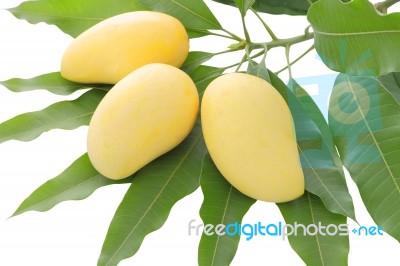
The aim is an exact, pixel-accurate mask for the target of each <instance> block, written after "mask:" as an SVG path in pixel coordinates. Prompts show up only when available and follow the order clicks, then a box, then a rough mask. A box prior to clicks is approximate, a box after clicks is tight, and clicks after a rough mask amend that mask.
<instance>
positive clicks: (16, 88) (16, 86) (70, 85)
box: [0, 72, 110, 95]
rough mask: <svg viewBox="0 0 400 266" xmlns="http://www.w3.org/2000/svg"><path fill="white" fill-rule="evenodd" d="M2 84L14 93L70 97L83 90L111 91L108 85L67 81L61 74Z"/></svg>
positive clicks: (16, 79) (6, 81) (1, 82)
mask: <svg viewBox="0 0 400 266" xmlns="http://www.w3.org/2000/svg"><path fill="white" fill-rule="evenodd" d="M0 84H1V85H3V86H5V87H6V88H7V89H9V90H10V91H13V92H24V91H33V90H47V91H49V92H51V93H54V94H58V95H69V94H72V93H74V92H76V91H77V90H83V89H92V88H93V89H100V90H105V91H108V90H109V89H110V86H108V85H100V84H96V85H87V84H79V83H75V82H72V81H69V80H66V79H64V78H63V77H62V76H61V74H60V72H54V73H48V74H43V75H40V76H37V77H34V78H30V79H20V78H13V79H9V80H5V81H0Z"/></svg>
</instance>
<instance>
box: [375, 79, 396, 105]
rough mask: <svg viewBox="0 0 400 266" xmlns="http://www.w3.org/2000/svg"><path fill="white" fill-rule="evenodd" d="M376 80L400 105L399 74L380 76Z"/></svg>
mask: <svg viewBox="0 0 400 266" xmlns="http://www.w3.org/2000/svg"><path fill="white" fill-rule="evenodd" d="M378 80H379V82H381V83H382V85H383V86H384V87H385V88H386V89H387V90H388V91H389V92H390V93H391V94H392V96H393V97H394V98H395V99H396V100H397V102H398V103H400V72H396V73H390V74H387V75H384V76H380V77H378Z"/></svg>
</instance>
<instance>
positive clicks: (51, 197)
mask: <svg viewBox="0 0 400 266" xmlns="http://www.w3.org/2000/svg"><path fill="white" fill-rule="evenodd" d="M132 179H133V176H131V177H129V178H126V179H123V180H111V179H108V178H106V177H104V176H102V175H101V174H99V173H98V172H97V171H96V169H94V167H93V166H92V164H91V163H90V160H89V157H88V155H87V154H86V153H85V154H84V155H82V156H81V157H80V158H78V159H77V160H76V161H75V162H73V163H72V164H71V165H70V166H69V167H68V168H67V169H66V170H65V171H63V172H62V173H61V174H60V175H58V176H57V177H55V178H53V179H51V180H49V181H47V182H46V183H44V184H43V185H41V186H40V187H39V188H38V189H36V190H35V191H34V192H33V193H32V194H31V195H30V196H29V197H28V198H26V199H25V200H24V201H23V202H22V203H21V205H20V206H19V207H18V209H17V210H16V211H15V212H14V214H13V215H12V216H17V215H20V214H22V213H24V212H27V211H40V212H44V211H48V210H50V209H51V208H53V207H54V206H56V205H57V204H59V203H61V202H63V201H67V200H82V199H85V198H87V197H89V196H90V195H91V194H92V193H93V192H94V191H95V190H96V189H98V188H100V187H104V186H108V185H111V184H123V183H130V182H131V181H132Z"/></svg>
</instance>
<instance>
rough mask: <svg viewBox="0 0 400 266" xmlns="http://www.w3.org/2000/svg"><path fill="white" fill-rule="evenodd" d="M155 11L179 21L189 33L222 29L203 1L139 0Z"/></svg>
mask: <svg viewBox="0 0 400 266" xmlns="http://www.w3.org/2000/svg"><path fill="white" fill-rule="evenodd" d="M137 1H138V3H140V4H142V5H144V6H146V7H147V8H149V9H151V10H153V11H159V12H163V13H166V14H169V15H171V16H174V17H176V18H177V19H179V20H180V21H181V22H182V23H183V25H184V26H185V27H186V29H187V30H188V31H194V32H205V31H207V30H221V29H222V27H221V25H220V24H219V22H218V20H217V19H216V18H215V16H214V15H213V13H212V12H211V10H210V9H209V8H208V6H207V5H206V4H205V3H204V1H203V0H190V1H187V0H137Z"/></svg>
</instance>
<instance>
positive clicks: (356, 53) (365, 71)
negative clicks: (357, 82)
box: [307, 0, 400, 76]
mask: <svg viewBox="0 0 400 266" xmlns="http://www.w3.org/2000/svg"><path fill="white" fill-rule="evenodd" d="M307 17H308V20H309V22H310V23H311V25H312V27H313V29H314V34H315V39H314V40H315V47H316V50H317V52H318V54H319V56H320V57H321V59H322V60H323V62H324V63H325V64H326V65H327V66H328V67H329V68H331V69H333V70H335V71H338V72H342V73H348V74H352V75H360V76H378V75H385V74H389V73H391V72H396V71H400V50H399V49H398V44H399V43H400V13H392V14H388V15H381V14H378V12H377V11H376V10H375V8H374V5H373V4H372V3H370V2H369V1H368V0H353V1H351V2H349V3H343V2H342V1H340V0H320V1H318V2H316V3H315V4H313V5H312V6H311V8H310V10H309V12H308V16H307Z"/></svg>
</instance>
